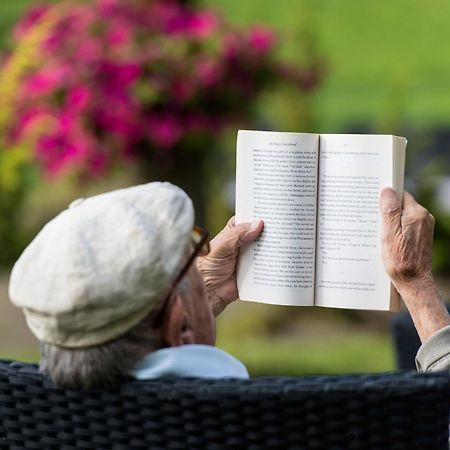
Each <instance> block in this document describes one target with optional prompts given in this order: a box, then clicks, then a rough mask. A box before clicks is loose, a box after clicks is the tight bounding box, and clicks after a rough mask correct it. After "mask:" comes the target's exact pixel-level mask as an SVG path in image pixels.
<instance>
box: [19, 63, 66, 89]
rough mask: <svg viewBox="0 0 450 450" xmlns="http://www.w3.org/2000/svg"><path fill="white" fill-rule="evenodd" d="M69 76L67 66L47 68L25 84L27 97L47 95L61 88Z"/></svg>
mask: <svg viewBox="0 0 450 450" xmlns="http://www.w3.org/2000/svg"><path fill="white" fill-rule="evenodd" d="M66 76H68V71H67V69H66V67H65V66H57V67H47V68H44V69H42V70H41V71H40V72H37V73H36V74H35V75H33V76H32V77H31V78H29V79H28V80H27V81H26V82H25V86H24V91H25V95H46V94H49V93H50V92H52V91H54V90H55V89H56V88H58V87H60V86H61V85H62V84H63V82H64V81H65V80H66Z"/></svg>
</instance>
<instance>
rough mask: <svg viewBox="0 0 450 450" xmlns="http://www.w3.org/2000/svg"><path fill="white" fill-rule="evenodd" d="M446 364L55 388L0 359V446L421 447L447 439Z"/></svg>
mask: <svg viewBox="0 0 450 450" xmlns="http://www.w3.org/2000/svg"><path fill="white" fill-rule="evenodd" d="M448 392H449V376H448V375H446V374H432V375H419V374H415V373H403V374H394V375H386V374H381V375H352V376H322V377H307V378H297V379H294V378H259V379H252V380H243V381H239V380H216V381H212V380H198V379H193V380H188V379H166V380H160V381H146V382H130V383H127V384H125V385H124V386H123V387H122V389H121V391H120V392H118V393H107V392H75V391H63V390H59V389H55V388H53V387H52V386H51V383H50V382H49V381H48V379H46V378H45V377H42V376H41V375H39V374H38V373H37V371H36V367H35V366H33V365H28V364H22V363H11V362H7V361H0V418H1V422H0V449H10V450H13V449H21V450H23V449H30V450H31V449H45V450H53V449H55V450H56V449H57V450H74V449H95V450H103V449H104V450H119V449H120V450H124V449H174V450H175V449H180V450H186V449H208V450H214V449H327V450H329V449H345V450H351V449H364V450H370V449H380V450H381V449H398V450H402V449H405V450H406V449H407V450H411V449H417V450H426V449H430V450H431V449H432V450H440V449H442V450H444V449H447V448H448V447H447V441H448V409H449V407H448V405H449V401H448V398H449V394H448Z"/></svg>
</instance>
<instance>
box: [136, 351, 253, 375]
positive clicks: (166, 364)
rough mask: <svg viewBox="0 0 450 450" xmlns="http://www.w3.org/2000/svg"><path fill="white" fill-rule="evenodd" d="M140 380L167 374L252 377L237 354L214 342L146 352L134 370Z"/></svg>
mask: <svg viewBox="0 0 450 450" xmlns="http://www.w3.org/2000/svg"><path fill="white" fill-rule="evenodd" d="M130 374H131V375H132V376H133V377H134V378H136V379H137V380H148V379H152V378H160V377H167V376H175V377H195V378H249V375H248V372H247V369H246V368H245V366H244V365H243V364H242V363H241V362H240V361H239V360H238V359H236V358H235V357H234V356H231V355H230V354H228V353H226V352H224V351H223V350H220V349H218V348H216V347H212V346H210V345H197V344H195V345H181V346H180V347H169V348H163V349H161V350H157V351H155V352H152V353H149V354H148V355H145V356H144V357H143V358H142V359H140V360H139V361H138V362H137V363H136V364H135V365H134V366H133V368H132V369H131V370H130Z"/></svg>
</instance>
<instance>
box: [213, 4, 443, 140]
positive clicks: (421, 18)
mask: <svg viewBox="0 0 450 450" xmlns="http://www.w3.org/2000/svg"><path fill="white" fill-rule="evenodd" d="M206 3H207V4H210V5H220V7H221V8H222V9H223V10H224V11H225V12H226V14H227V16H228V17H229V18H231V19H232V20H233V21H235V22H238V23H244V24H246V23H253V22H261V23H267V24H271V25H272V26H274V27H275V28H276V29H277V30H279V33H280V36H281V38H282V42H283V43H284V45H283V51H282V53H283V55H285V56H287V57H289V58H292V59H293V60H298V59H299V56H300V55H301V44H300V39H299V30H305V29H306V30H309V31H310V32H312V33H313V34H314V35H315V36H316V38H317V42H318V47H319V48H320V50H321V51H322V53H323V54H324V55H325V56H326V58H327V59H328V61H329V77H328V78H327V80H326V83H325V85H324V87H323V89H322V90H321V92H320V94H319V96H318V99H317V102H318V103H317V108H318V112H319V125H320V128H321V130H323V131H324V132H327V133H332V132H339V131H340V130H341V128H342V126H344V125H348V124H349V123H352V122H353V123H354V122H356V123H364V122H365V123H369V124H373V125H374V126H380V127H381V126H382V122H383V120H382V118H383V117H385V116H387V115H390V116H392V115H394V116H396V117H394V121H397V120H398V121H400V122H409V123H414V124H417V125H419V126H427V125H430V124H436V123H441V124H447V123H448V122H449V118H450V85H449V82H450V50H449V49H448V43H449V42H450V27H449V26H448V20H449V18H450V3H449V2H447V1H444V0H428V1H427V2H423V1H420V0H395V1H392V0H378V1H376V2H374V1H371V0H358V1H355V0H283V1H282V2H273V1H266V0H253V1H246V2H244V1H242V0H214V1H212V0H211V1H206ZM380 122H381V124H380ZM394 125H395V124H394ZM299 128H301V124H299ZM319 131H320V130H319Z"/></svg>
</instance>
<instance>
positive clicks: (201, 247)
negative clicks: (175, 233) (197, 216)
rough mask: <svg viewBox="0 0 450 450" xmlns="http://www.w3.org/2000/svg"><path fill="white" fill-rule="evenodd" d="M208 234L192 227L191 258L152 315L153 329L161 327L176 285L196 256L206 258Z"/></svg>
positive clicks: (203, 230) (201, 229)
mask: <svg viewBox="0 0 450 450" xmlns="http://www.w3.org/2000/svg"><path fill="white" fill-rule="evenodd" d="M208 236H209V233H208V231H207V230H205V229H204V228H201V227H198V226H194V228H193V229H192V232H191V245H192V247H193V248H194V250H193V252H192V254H191V256H189V259H188V260H187V261H186V263H185V264H184V266H183V267H182V269H181V270H180V272H179V274H178V275H177V276H176V278H175V279H174V281H173V283H172V287H171V288H170V291H169V293H168V294H167V296H166V298H165V299H164V301H163V302H162V303H161V305H160V306H159V307H158V309H157V310H156V311H155V313H154V317H153V328H157V327H159V326H160V325H161V323H162V320H163V317H164V314H165V312H166V309H167V305H168V303H169V299H170V297H171V295H172V293H173V291H174V289H175V287H176V286H177V284H178V283H179V282H180V281H181V280H182V278H183V277H184V276H185V275H186V273H187V271H188V270H189V268H190V267H191V265H192V263H193V262H194V261H195V258H197V256H206V255H207V254H208V253H209V250H210V249H209V241H208Z"/></svg>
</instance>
